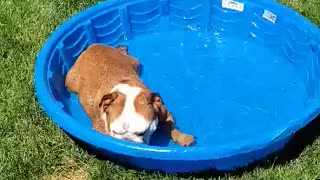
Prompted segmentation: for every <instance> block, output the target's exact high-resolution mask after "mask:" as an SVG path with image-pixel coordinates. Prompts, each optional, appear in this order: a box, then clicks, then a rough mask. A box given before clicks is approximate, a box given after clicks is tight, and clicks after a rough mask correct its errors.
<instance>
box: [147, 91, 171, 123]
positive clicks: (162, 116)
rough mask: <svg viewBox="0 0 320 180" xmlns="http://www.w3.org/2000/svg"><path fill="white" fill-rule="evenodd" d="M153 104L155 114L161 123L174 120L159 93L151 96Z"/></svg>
mask: <svg viewBox="0 0 320 180" xmlns="http://www.w3.org/2000/svg"><path fill="white" fill-rule="evenodd" d="M151 103H152V106H153V110H154V114H155V115H156V116H157V117H158V119H159V121H161V122H165V121H167V120H173V117H172V115H171V114H170V112H169V111H168V110H167V108H166V107H165V106H164V103H163V101H162V99H161V97H160V95H159V94H158V93H152V94H151Z"/></svg>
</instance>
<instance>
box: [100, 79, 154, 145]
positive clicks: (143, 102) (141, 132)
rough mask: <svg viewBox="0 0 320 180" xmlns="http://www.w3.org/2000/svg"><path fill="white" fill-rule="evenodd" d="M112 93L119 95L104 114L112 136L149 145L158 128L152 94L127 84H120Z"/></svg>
mask: <svg viewBox="0 0 320 180" xmlns="http://www.w3.org/2000/svg"><path fill="white" fill-rule="evenodd" d="M111 92H112V93H117V96H116V98H114V99H113V100H112V103H110V105H108V108H107V109H105V110H104V112H103V113H102V116H103V119H104V120H105V125H106V127H107V130H108V131H109V132H110V136H112V137H114V138H117V139H122V140H128V141H132V142H136V143H149V141H150V138H151V135H152V134H153V133H154V131H155V130H156V128H157V126H158V118H157V117H156V116H155V112H154V108H153V105H152V102H151V94H150V93H148V92H144V91H143V90H142V89H141V88H139V87H132V86H129V85H127V84H118V85H116V86H115V87H114V88H113V89H112V91H111Z"/></svg>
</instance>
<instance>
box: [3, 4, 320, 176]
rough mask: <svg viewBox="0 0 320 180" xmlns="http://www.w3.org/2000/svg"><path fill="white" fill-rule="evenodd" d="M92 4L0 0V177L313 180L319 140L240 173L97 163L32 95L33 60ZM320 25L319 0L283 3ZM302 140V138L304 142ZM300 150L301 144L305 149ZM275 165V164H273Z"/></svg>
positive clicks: (319, 168) (318, 172)
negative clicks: (170, 171) (168, 171)
mask: <svg viewBox="0 0 320 180" xmlns="http://www.w3.org/2000/svg"><path fill="white" fill-rule="evenodd" d="M96 2H97V1H96V0H91V1H90V0H69V1H67V0H20V2H19V1H15V0H1V1H0V179H19V180H22V179H179V178H184V179H196V178H212V179H214V178H220V179H246V180H247V179H249V180H250V179H252V180H253V179H307V180H311V179H316V178H320V140H319V139H316V140H315V141H314V142H313V143H311V144H310V145H308V146H306V147H305V148H304V149H303V151H302V153H301V154H299V155H298V157H297V158H294V159H293V160H292V161H290V162H287V163H284V164H279V163H278V161H279V160H277V159H275V160H274V161H272V162H271V163H270V162H269V163H264V164H267V165H261V166H258V167H256V168H253V169H252V170H250V171H246V170H244V171H242V173H240V174H223V173H220V175H221V176H220V177H218V175H219V174H216V173H213V172H207V173H204V174H202V175H193V176H183V177H181V176H174V175H163V174H159V173H146V172H138V171H135V170H128V169H126V168H123V167H121V166H118V165H116V164H114V163H111V162H109V161H102V160H98V159H96V158H95V157H93V156H92V155H89V154H88V153H87V152H85V151H84V150H83V149H81V148H79V147H78V146H77V145H75V143H74V142H73V141H72V140H71V139H70V138H69V137H68V136H66V135H65V134H64V133H62V132H61V130H60V129H59V128H58V127H57V126H56V125H55V124H54V123H53V122H52V121H51V120H50V119H49V118H48V117H47V116H46V115H45V114H44V113H43V112H42V111H41V109H40V106H39V104H38V103H37V101H36V98H35V96H34V87H33V72H34V62H35V58H36V55H37V53H38V52H39V50H40V48H41V46H42V44H43V43H44V41H45V40H46V39H47V37H48V36H49V35H50V33H51V32H53V31H54V30H55V29H56V28H57V27H58V25H59V24H61V23H62V22H63V21H65V20H67V19H68V18H70V17H71V16H72V15H74V14H75V13H77V12H79V11H80V10H82V9H85V8H86V7H89V6H91V5H92V4H94V3H96ZM281 2H283V3H284V4H286V5H288V6H291V7H293V8H295V9H296V10H298V11H299V12H300V13H301V14H303V15H304V16H306V17H307V18H309V19H310V20H311V21H313V22H314V23H316V24H318V25H320V2H319V0H282V1H281ZM302 139H303V138H302ZM303 147H304V146H303ZM273 162H274V163H273Z"/></svg>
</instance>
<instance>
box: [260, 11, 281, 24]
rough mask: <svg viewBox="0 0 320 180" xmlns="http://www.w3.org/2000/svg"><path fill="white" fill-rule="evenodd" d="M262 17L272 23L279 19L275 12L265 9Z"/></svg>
mask: <svg viewBox="0 0 320 180" xmlns="http://www.w3.org/2000/svg"><path fill="white" fill-rule="evenodd" d="M262 17H263V18H265V19H266V20H268V21H270V22H272V23H276V20H277V15H275V14H273V13H272V12H270V11H268V10H264V13H263V15H262Z"/></svg>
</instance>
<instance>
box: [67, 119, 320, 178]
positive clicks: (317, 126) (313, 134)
mask: <svg viewBox="0 0 320 180" xmlns="http://www.w3.org/2000/svg"><path fill="white" fill-rule="evenodd" d="M319 136H320V116H318V117H317V118H316V119H314V120H313V121H312V122H311V123H309V124H308V125H307V126H305V127H304V128H302V129H301V130H299V131H298V132H296V133H295V135H294V136H293V138H292V139H291V140H290V141H289V142H288V143H287V144H286V145H285V147H284V148H283V149H282V150H280V151H277V152H275V153H273V154H270V155H268V156H267V157H266V158H263V159H261V160H257V161H255V162H254V163H251V164H249V165H248V166H245V167H242V168H238V169H236V170H233V171H219V170H208V171H203V172H199V173H185V174H176V175H177V176H178V177H181V178H190V177H195V178H204V179H207V178H217V177H223V176H227V175H231V176H242V175H243V174H244V173H245V172H250V171H252V170H253V169H255V168H257V167H260V168H270V167H272V166H277V165H285V164H286V163H288V162H290V161H291V160H294V159H296V158H298V157H299V155H300V154H301V152H302V151H303V150H304V149H305V147H306V146H308V145H311V144H312V143H313V142H314V141H315V139H316V138H317V137H319ZM70 137H71V136H70ZM72 139H73V140H74V141H75V143H76V144H77V145H79V146H81V147H82V148H84V149H85V150H87V151H88V153H89V154H90V155H93V156H95V157H96V158H98V159H99V160H106V157H105V156H103V155H102V154H98V153H97V151H95V150H93V149H90V148H88V146H87V145H86V144H83V143H82V142H80V141H79V140H77V139H74V138H72ZM108 160H110V161H112V162H114V163H115V164H118V165H122V166H123V167H125V168H126V169H136V168H134V167H130V166H128V165H127V164H125V160H124V161H123V162H118V161H116V160H112V157H110V159H109V158H108ZM136 170H139V169H136ZM145 172H148V171H145ZM150 173H151V172H150Z"/></svg>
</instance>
